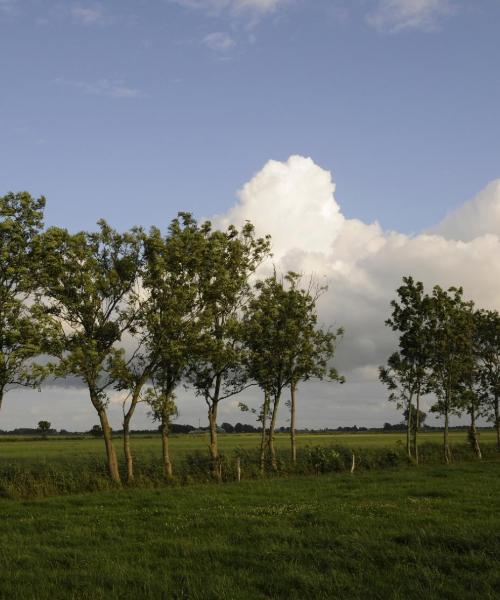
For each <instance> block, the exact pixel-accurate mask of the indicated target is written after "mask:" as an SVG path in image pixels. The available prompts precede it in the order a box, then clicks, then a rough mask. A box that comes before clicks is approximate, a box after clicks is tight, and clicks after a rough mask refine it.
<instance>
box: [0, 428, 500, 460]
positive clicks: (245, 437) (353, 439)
mask: <svg viewBox="0 0 500 600" xmlns="http://www.w3.org/2000/svg"><path fill="white" fill-rule="evenodd" d="M13 439H14V438H1V437H0V468H1V466H2V464H5V463H12V462H14V461H15V462H16V463H17V464H19V465H22V464H27V465H28V464H33V463H38V464H39V463H49V464H61V463H69V464H73V465H74V464H75V462H76V463H81V462H82V461H87V460H90V459H98V460H100V459H101V458H103V455H104V443H103V441H102V439H92V438H69V439H68V438H62V439H61V438H48V439H47V440H34V439H29V438H22V439H19V441H15V442H14V441H12V440H13ZM494 440H495V435H494V432H493V431H484V432H481V434H480V441H481V442H491V443H492V442H493V441H494ZM297 441H298V446H299V447H304V446H306V445H325V446H328V445H340V446H348V447H353V448H396V447H401V446H402V445H404V444H405V434H404V433H333V434H299V435H298V437H297ZM450 441H451V444H464V443H466V442H467V432H466V431H459V432H452V433H451V434H450ZM259 442H260V436H259V434H252V433H242V434H221V435H219V445H220V448H221V450H222V452H226V453H230V452H231V451H233V450H234V449H235V448H244V449H254V448H257V447H258V445H259ZM428 442H434V443H436V444H440V443H441V442H442V433H439V432H431V433H421V434H420V436H419V443H420V444H425V443H428ZM132 444H133V450H134V453H135V455H136V456H137V458H138V459H139V460H141V459H142V460H147V461H149V460H151V459H159V456H160V452H161V441H160V437H159V436H156V437H144V436H141V435H138V436H135V437H133V438H132ZM208 444H209V438H208V434H201V435H198V434H196V435H191V434H189V435H185V434H184V435H174V436H172V438H171V452H172V459H173V461H174V463H175V461H176V460H177V461H178V460H182V458H183V457H184V456H185V455H186V454H188V453H190V452H193V451H196V450H206V449H208ZM115 445H116V449H117V451H118V454H119V456H120V458H121V457H122V446H121V439H120V438H116V439H115ZM289 445H290V438H289V436H288V435H287V434H277V435H276V446H277V448H281V449H287V448H289Z"/></svg>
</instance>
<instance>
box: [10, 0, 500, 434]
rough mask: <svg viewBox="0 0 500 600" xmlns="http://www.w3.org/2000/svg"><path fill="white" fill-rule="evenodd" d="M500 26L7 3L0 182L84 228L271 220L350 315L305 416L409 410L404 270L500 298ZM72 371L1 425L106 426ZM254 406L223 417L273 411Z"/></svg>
mask: <svg viewBox="0 0 500 600" xmlns="http://www.w3.org/2000/svg"><path fill="white" fill-rule="evenodd" d="M499 26H500V0H350V1H347V0H119V1H118V0H109V1H107V2H104V1H101V2H100V3H99V2H87V1H85V0H81V1H76V0H75V1H73V0H65V1H61V0H0V142H1V143H0V194H3V193H6V192H7V191H9V190H14V191H17V190H28V191H29V192H31V193H32V194H33V195H40V194H44V195H45V196H46V197H47V201H48V204H47V211H46V221H47V223H48V224H50V225H62V226H65V227H68V228H70V229H72V230H76V229H89V228H93V227H94V225H95V222H96V221H97V220H98V219H99V218H102V217H104V218H106V219H107V220H108V221H109V222H110V223H111V224H112V225H114V226H115V227H117V228H119V229H125V228H128V227H131V226H133V225H135V224H140V225H143V226H145V227H149V226H150V225H151V224H155V225H159V226H162V225H163V226H165V227H166V226H167V225H168V223H169V221H170V219H171V218H172V217H173V216H175V214H176V213H177V211H179V210H183V211H192V212H193V213H194V214H195V215H196V216H198V217H200V218H201V217H211V216H212V215H216V214H218V215H221V216H220V218H219V219H218V221H217V224H218V225H221V224H224V225H225V224H227V223H229V222H233V223H234V224H235V225H238V226H241V225H242V223H244V221H245V220H247V219H248V220H250V221H252V222H253V223H255V224H256V227H257V229H258V232H259V233H260V234H263V233H270V234H271V235H272V237H273V241H274V245H273V251H274V257H273V261H274V263H275V265H277V266H278V269H280V270H282V271H286V270H288V269H292V270H294V271H296V272H300V273H304V274H305V275H307V276H310V275H311V274H314V276H315V277H318V278H321V281H325V282H327V283H328V285H329V289H328V292H327V293H326V294H325V295H324V296H323V297H322V299H321V302H320V304H319V305H318V311H319V318H320V321H321V322H322V324H324V325H327V326H329V325H331V324H336V325H342V326H343V327H344V329H345V336H344V338H343V340H342V342H341V344H340V345H339V348H338V352H337V355H336V357H335V364H336V366H338V368H339V370H340V371H341V372H342V374H343V375H345V376H346V378H347V383H346V385H344V386H338V385H333V386H332V385H330V386H327V385H324V384H317V383H310V384H308V385H307V386H304V389H303V390H302V389H301V390H300V395H301V398H303V400H301V402H300V406H299V408H298V414H297V418H298V426H299V427H310V426H312V427H318V426H325V425H329V426H338V425H349V424H353V423H357V424H358V425H370V426H381V425H382V424H383V422H384V421H391V422H397V421H398V420H400V418H401V415H400V414H398V412H397V410H396V408H395V407H394V405H392V404H390V403H388V402H387V390H386V389H384V388H383V387H382V386H381V385H380V384H379V383H378V366H379V365H381V364H384V362H385V361H386V360H387V357H388V356H389V355H390V354H391V352H392V351H393V350H394V348H395V344H396V339H395V338H394V336H393V335H392V333H391V332H389V331H388V330H387V328H386V327H385V326H384V322H385V320H386V319H387V317H388V316H389V307H390V301H391V299H392V297H393V295H394V290H395V289H396V287H397V286H398V285H399V284H400V282H401V277H402V276H404V275H407V274H410V273H411V274H412V275H414V276H415V278H416V279H419V280H421V281H423V282H424V284H425V286H426V289H428V290H429V289H431V287H432V286H433V285H435V284H436V283H439V284H441V285H442V286H443V287H448V286H451V285H463V286H464V290H465V294H466V296H467V297H468V298H472V299H474V300H475V301H476V305H477V306H480V307H486V308H493V309H496V310H500V261H499V260H498V256H499V255H500V178H499V177H500V173H499V171H500V160H499V159H500V144H499V141H500V118H499V117H500V76H499V74H500V42H499V35H498V32H499V30H500V27H499ZM307 157H310V159H309V158H307ZM334 184H336V186H337V187H336V191H335V194H334V193H333V192H334ZM240 189H242V192H241V194H240V195H239V196H237V192H238V190H240ZM467 201H470V202H467ZM450 211H452V214H451V215H450V216H449V217H448V218H446V219H445V220H443V218H444V217H445V215H447V213H449V212H450ZM375 221H378V222H379V223H380V225H377V224H374V222H375ZM429 230H430V231H431V232H432V234H433V235H427V234H426V232H428V231H429ZM422 232H424V234H422ZM72 383H73V384H74V382H71V381H70V382H61V384H62V387H54V386H52V385H49V384H46V385H45V386H44V387H43V388H42V392H41V394H38V392H35V391H29V390H28V391H27V390H24V389H17V390H12V391H11V392H9V394H8V397H7V403H6V405H5V406H4V408H3V409H2V427H3V428H7V429H8V428H12V427H19V426H29V425H30V424H36V423H37V422H38V420H40V419H48V420H49V421H51V422H52V423H53V425H54V426H55V427H57V428H61V427H64V428H69V429H81V430H84V429H88V428H89V427H91V426H92V424H94V423H95V414H94V412H93V410H92V409H91V407H90V406H89V402H88V397H87V393H86V391H85V389H83V388H82V387H76V388H69V387H67V386H71V385H72ZM248 394H249V396H248V397H246V398H244V400H245V401H248V402H249V403H250V404H252V403H253V404H254V405H255V406H256V405H257V404H256V403H258V401H259V397H258V395H257V396H255V394H254V395H253V396H252V393H251V392H249V393H248ZM179 399H180V412H181V416H180V421H181V422H188V423H197V422H198V419H202V421H203V422H204V421H205V418H206V414H205V405H204V403H203V402H201V401H200V399H199V398H195V397H194V395H193V392H192V390H189V391H187V392H186V391H184V390H179ZM68 400H69V401H68ZM110 400H111V403H110V407H109V410H110V418H111V422H112V424H113V427H115V428H119V427H120V422H121V400H122V398H121V396H120V394H119V393H114V395H113V394H112V395H111V396H110ZM238 400H239V399H236V400H234V402H233V401H227V402H225V403H224V406H223V407H221V413H220V418H221V420H227V421H230V422H236V421H239V420H241V421H243V420H246V421H250V422H253V416H252V415H251V414H250V413H247V414H246V415H242V413H241V412H240V410H239V408H238ZM287 418H288V417H287V414H286V411H285V412H283V414H282V415H280V424H286V423H287V421H286V419H287ZM431 421H432V422H434V420H433V419H431ZM136 426H137V427H150V426H151V424H150V420H149V418H148V416H147V411H146V410H145V409H143V408H141V409H140V410H139V411H138V415H137V420H136Z"/></svg>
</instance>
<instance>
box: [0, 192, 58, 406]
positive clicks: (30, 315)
mask: <svg viewBox="0 0 500 600" xmlns="http://www.w3.org/2000/svg"><path fill="white" fill-rule="evenodd" d="M44 206H45V199H44V198H43V197H42V198H39V199H38V200H35V199H33V198H32V197H31V196H30V195H29V194H28V193H26V192H23V193H19V194H12V193H10V194H7V195H6V196H2V197H0V407H1V405H2V400H3V395H4V393H5V392H6V390H7V389H8V388H11V387H12V386H18V385H21V386H30V387H37V386H39V385H40V383H41V381H42V380H43V378H44V377H45V376H46V375H47V369H45V368H44V367H42V366H40V365H37V364H35V363H34V362H33V359H34V358H36V357H37V356H39V355H40V354H43V353H44V352H46V351H47V350H48V349H49V344H50V339H51V337H52V335H53V332H54V328H55V326H54V323H53V321H52V320H51V319H50V318H49V317H48V315H47V314H46V313H45V312H44V311H43V310H42V309H41V307H40V305H39V304H38V302H37V297H38V291H39V280H38V274H39V273H40V266H41V262H40V253H39V240H40V232H41V230H42V227H43V222H42V220H43V209H44Z"/></svg>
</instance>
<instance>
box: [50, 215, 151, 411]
mask: <svg viewBox="0 0 500 600" xmlns="http://www.w3.org/2000/svg"><path fill="white" fill-rule="evenodd" d="M42 254H43V261H44V270H43V275H44V280H43V291H44V296H45V299H46V306H47V310H49V311H50V313H51V314H52V315H54V316H55V317H56V318H57V319H58V321H59V322H60V323H61V324H63V328H62V329H61V332H60V333H61V335H60V337H59V344H58V346H57V348H56V349H54V352H53V353H54V354H55V355H56V356H57V357H58V358H59V362H58V363H57V364H56V365H54V366H53V371H54V374H55V375H57V376H59V377H64V376H67V375H73V376H75V377H78V378H81V379H82V380H83V381H84V382H85V383H86V384H87V386H88V388H89V392H90V395H91V399H92V402H93V404H94V407H95V408H96V410H98V411H99V410H103V409H104V408H105V406H106V404H107V401H108V399H107V395H106V392H107V390H108V388H109V387H110V386H112V385H113V384H114V383H115V378H116V376H115V372H114V370H113V364H114V361H116V360H118V358H119V357H121V356H122V355H123V350H122V349H120V348H119V347H118V346H117V344H119V343H120V342H121V340H122V336H123V334H124V333H125V332H126V331H131V330H132V331H133V326H134V321H135V318H136V314H135V313H134V312H131V311H130V310H127V309H128V308H129V307H130V305H132V304H133V303H134V299H135V293H136V292H137V290H136V288H135V286H136V284H137V276H138V269H139V266H140V263H141V251H140V235H139V232H138V231H137V230H134V231H132V232H130V233H126V234H119V233H117V232H116V231H114V230H113V229H111V228H110V227H109V225H107V223H105V222H104V221H100V222H99V231H97V232H92V233H87V232H80V233H76V234H70V233H69V232H68V231H67V230H65V229H59V228H51V229H49V230H48V231H47V232H46V233H45V235H44V236H43V245H42Z"/></svg>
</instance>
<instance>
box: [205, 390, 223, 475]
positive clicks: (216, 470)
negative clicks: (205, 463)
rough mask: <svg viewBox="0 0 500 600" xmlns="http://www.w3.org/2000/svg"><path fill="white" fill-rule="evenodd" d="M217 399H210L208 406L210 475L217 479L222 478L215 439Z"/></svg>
mask: <svg viewBox="0 0 500 600" xmlns="http://www.w3.org/2000/svg"><path fill="white" fill-rule="evenodd" d="M218 403H219V401H218V400H212V401H211V403H210V404H209V407H208V423H209V426H210V458H211V459H212V476H213V477H214V479H216V480H217V481H221V480H222V473H221V465H220V459H219V445H218V440H217V405H218Z"/></svg>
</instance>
